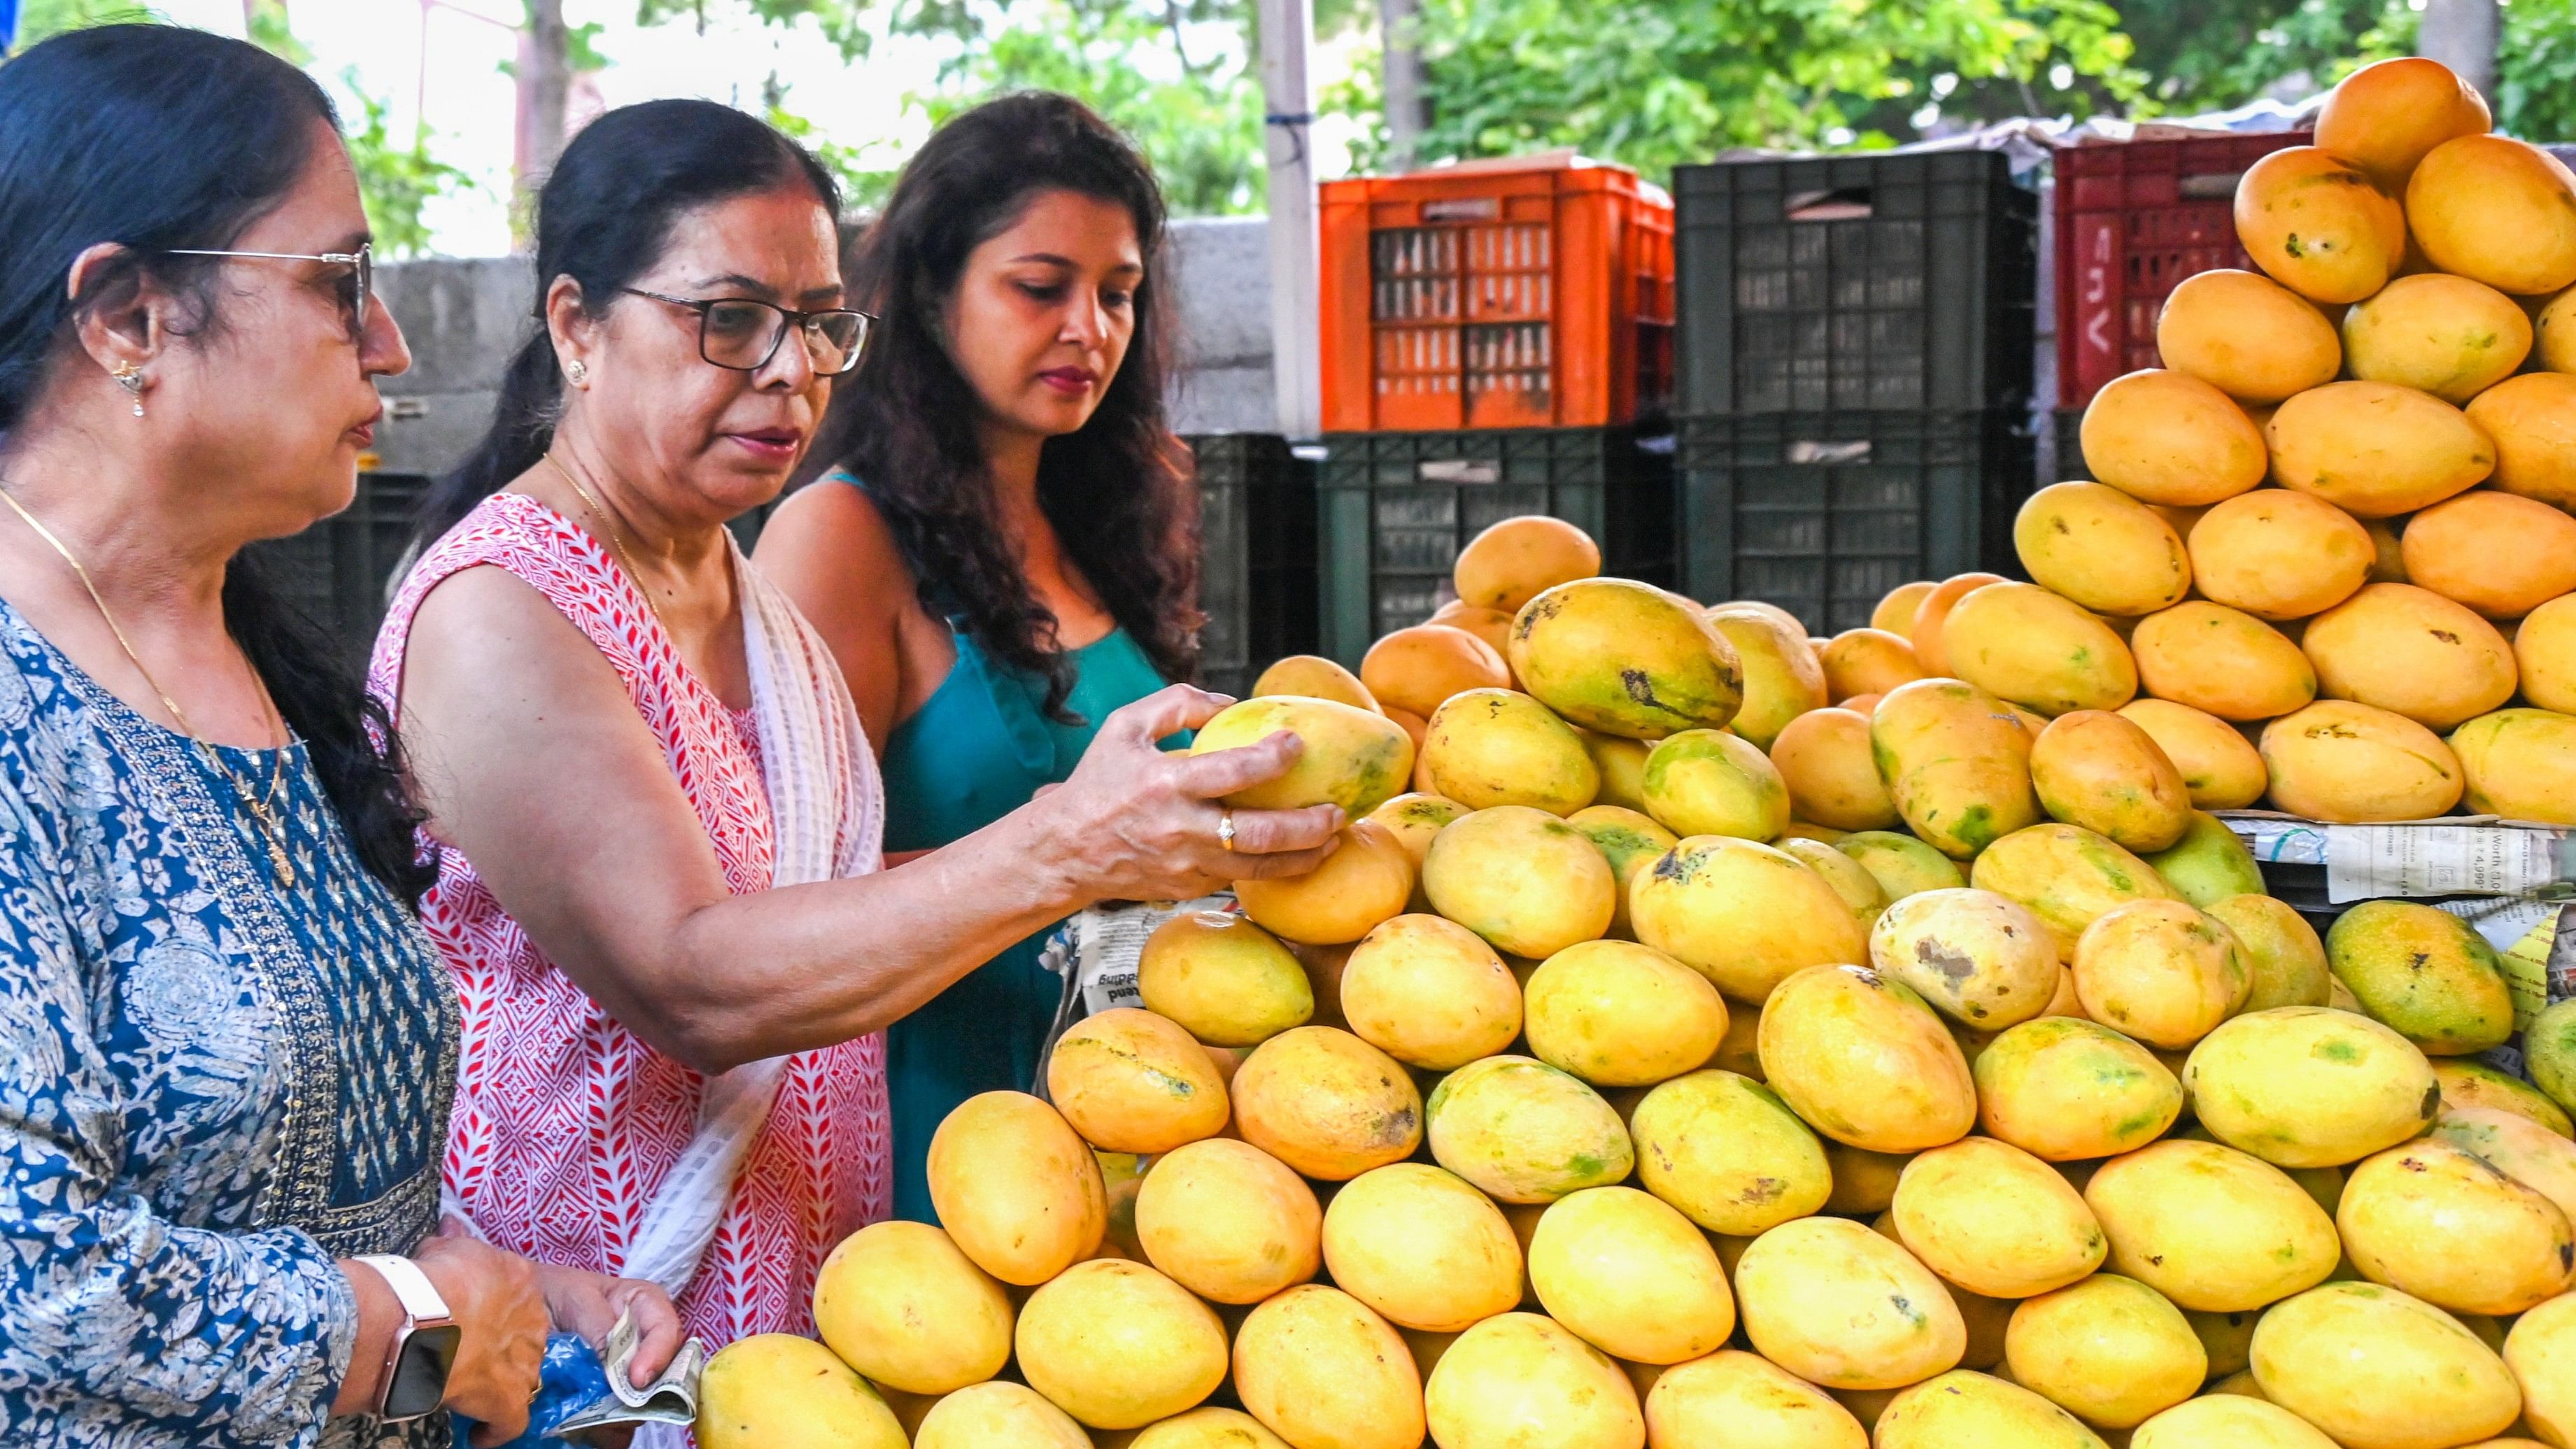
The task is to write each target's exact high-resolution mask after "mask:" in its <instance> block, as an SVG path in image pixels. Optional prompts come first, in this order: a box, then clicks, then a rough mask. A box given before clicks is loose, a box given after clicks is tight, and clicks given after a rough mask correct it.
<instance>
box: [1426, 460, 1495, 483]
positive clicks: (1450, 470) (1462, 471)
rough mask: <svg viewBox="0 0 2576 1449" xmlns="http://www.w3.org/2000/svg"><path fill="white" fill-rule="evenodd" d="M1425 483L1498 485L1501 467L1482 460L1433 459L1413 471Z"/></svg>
mask: <svg viewBox="0 0 2576 1449" xmlns="http://www.w3.org/2000/svg"><path fill="white" fill-rule="evenodd" d="M1415 476H1417V477H1419V478H1420V479H1421V480H1422V481H1423V482H1425V483H1500V482H1502V481H1503V465H1502V464H1500V463H1496V462H1492V461H1490V460H1488V459H1482V458H1435V459H1432V460H1431V461H1429V462H1427V463H1424V464H1423V465H1422V466H1421V467H1420V468H1418V469H1417V470H1415Z"/></svg>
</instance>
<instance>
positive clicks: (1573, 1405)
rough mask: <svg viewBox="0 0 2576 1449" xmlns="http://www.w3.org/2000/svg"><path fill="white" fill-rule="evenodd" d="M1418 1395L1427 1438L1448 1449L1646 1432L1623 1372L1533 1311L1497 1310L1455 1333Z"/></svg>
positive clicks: (1623, 1438) (1568, 1442)
mask: <svg viewBox="0 0 2576 1449" xmlns="http://www.w3.org/2000/svg"><path fill="white" fill-rule="evenodd" d="M1422 1396H1423V1405H1424V1410H1425V1413H1426V1414H1427V1416H1428V1418H1429V1420H1430V1425H1431V1437H1432V1440H1433V1442H1434V1443H1437V1444H1440V1445H1443V1446H1447V1449H1519V1446H1524V1445H1528V1446H1536V1445H1540V1444H1545V1445H1550V1446H1562V1449H1639V1446H1641V1445H1642V1444H1644V1442H1645V1438H1646V1420H1645V1415H1644V1412H1643V1411H1642V1410H1640V1409H1639V1408H1638V1407H1637V1393H1636V1390H1635V1389H1634V1388H1632V1387H1630V1385H1629V1383H1628V1376H1627V1375H1626V1374H1624V1373H1621V1372H1620V1371H1619V1367H1618V1365H1616V1364H1614V1363H1612V1362H1611V1361H1610V1360H1609V1359H1608V1358H1607V1357H1606V1356H1604V1355H1603V1354H1602V1353H1601V1351H1600V1350H1598V1349H1596V1348H1594V1347H1592V1346H1591V1345H1590V1344H1587V1343H1585V1342H1584V1341H1583V1340H1581V1339H1579V1338H1577V1337H1575V1336H1574V1335H1573V1334H1571V1333H1569V1332H1567V1331H1566V1330H1565V1329H1564V1328H1562V1327H1560V1326H1559V1325H1558V1324H1556V1323H1555V1322H1554V1321H1552V1320H1550V1319H1547V1318H1543V1317H1541V1316H1539V1315H1538V1314H1535V1313H1505V1314H1501V1315H1498V1316H1496V1317H1493V1318H1489V1319H1486V1320H1485V1321H1484V1322H1482V1323H1479V1324H1477V1325H1476V1326H1475V1327H1473V1328H1471V1329H1468V1330H1467V1331H1466V1332H1465V1333H1462V1334H1460V1335H1458V1341H1457V1342H1456V1343H1453V1344H1451V1345H1450V1346H1449V1351H1448V1352H1447V1353H1444V1354H1442V1355H1441V1356H1440V1366H1439V1367H1438V1368H1435V1369H1433V1370H1432V1371H1431V1380H1430V1382H1429V1383H1427V1384H1425V1385H1423V1390H1422Z"/></svg>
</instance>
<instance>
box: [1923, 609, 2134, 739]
mask: <svg viewBox="0 0 2576 1449" xmlns="http://www.w3.org/2000/svg"><path fill="white" fill-rule="evenodd" d="M1941 650H1942V653H1943V654H1944V655H1945V656H1946V657H1947V658H1948V659H1949V661H1950V668H1951V669H1952V670H1953V671H1954V672H1955V673H1956V674H1957V675H1958V676H1959V677H1960V678H1961V679H1964V680H1966V681H1968V682H1969V683H1970V684H1973V685H1975V686H1977V687H1978V688H1980V689H1984V690H1988V691H1990V692H1992V693H1993V694H1994V695H1995V697H1997V698H1998V699H2006V700H2010V701H2012V702H2013V703H2015V704H2022V705H2028V706H2029V707H2031V708H2032V709H2035V710H2038V711H2039V712H2040V713H2041V714H2045V715H2050V716H2056V715H2061V714H2072V713H2074V712H2075V711H2077V710H2082V709H2103V710H2110V709H2118V708H2119V707H2120V706H2122V705H2124V704H2127V703H2128V702H2129V701H2130V700H2131V699H2133V698H2135V697H2136V695H2137V693H2138V664H2137V661H2136V660H2135V659H2133V658H2131V657H2130V655H2129V646H2128V644H2127V642H2126V641H2124V640H2123V639H2121V637H2120V635H2119V632H2118V631H2117V630H2115V629H2113V628H2112V627H2111V626H2110V625H2108V624H2105V623H2103V622H2102V620H2101V618H2100V616H2098V615H2096V614H2094V613H2092V612H2091V611H2089V610H2087V609H2085V608H2084V607H2083V606H2082V605H2080V604H2076V603H2074V602H2072V601H2070V600H2067V599H2063V598H2060V597H2058V596H2057V595H2055V594H2052V593H2050V592H2049V591H2048V590H2046V589H2043V588H2041V587H2040V586H2039V585H2037V584H2016V583H2001V584H1988V585H1986V586H1985V587H1984V588H1982V589H1978V590H1977V591H1975V592H1974V593H1971V594H1969V595H1968V596H1967V597H1966V598H1964V599H1961V600H1960V601H1959V602H1958V604H1957V606H1956V607H1954V608H1952V609H1951V610H1950V617H1949V618H1948V619H1946V620H1944V621H1943V622H1942V625H1941Z"/></svg>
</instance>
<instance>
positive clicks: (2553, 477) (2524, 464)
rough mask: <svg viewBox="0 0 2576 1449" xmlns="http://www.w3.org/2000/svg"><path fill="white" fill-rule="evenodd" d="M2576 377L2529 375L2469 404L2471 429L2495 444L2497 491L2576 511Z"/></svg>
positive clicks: (2506, 382)
mask: <svg viewBox="0 0 2576 1449" xmlns="http://www.w3.org/2000/svg"><path fill="white" fill-rule="evenodd" d="M2571 406H2576V377H2571V376H2570V375H2568V374H2567V373H2564V372H2527V373H2524V374H2523V375H2521V376H2520V377H2508V378H2506V379H2505V380H2504V381H2502V382H2500V383H2497V384H2496V385H2495V386H2493V387H2491V388H2488V389H2487V390H2486V391H2485V392H2482V393H2480V394H2478V395H2477V397H2476V398H2474V399H2472V400H2471V401H2470V403H2469V410H2468V416H2469V421H2470V422H2471V423H2474V424H2476V425H2477V426H2478V427H2480V428H2482V429H2484V430H2485V431H2486V434H2487V436H2488V437H2490V438H2492V439H2493V440H2494V442H2495V454H2496V465H2495V478H2494V483H2495V486H2496V487H2498V488H2500V489H2502V490H2504V491H2505V492H2507V493H2514V494H2519V495H2521V496H2522V497H2525V498H2533V499H2538V500H2539V501H2540V502H2542V503H2546V504H2549V505H2550V506H2551V507H2554V508H2576V418H2571V416H2570V408H2571Z"/></svg>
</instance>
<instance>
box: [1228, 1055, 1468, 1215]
mask: <svg viewBox="0 0 2576 1449" xmlns="http://www.w3.org/2000/svg"><path fill="white" fill-rule="evenodd" d="M1233 1095H1234V1120H1235V1126H1236V1127H1237V1128H1238V1129H1239V1130H1240V1131H1241V1132H1242V1133H1243V1140H1244V1141H1246V1142H1249V1143H1251V1144H1252V1145H1253V1146H1255V1147H1258V1148H1260V1149H1261V1150H1262V1151H1264V1152H1267V1153H1269V1154H1270V1155H1271V1156H1273V1157H1276V1158H1278V1159H1279V1160H1280V1161H1282V1162H1284V1163H1287V1164H1288V1165H1289V1166H1290V1167H1293V1168H1295V1169H1296V1170H1297V1171H1298V1173H1299V1174H1301V1175H1303V1176H1306V1177H1313V1178H1321V1179H1323V1180H1325V1181H1328V1182H1343V1181H1347V1180H1349V1179H1351V1178H1354V1177H1357V1176H1359V1175H1360V1174H1361V1173H1363V1172H1366V1171H1368V1170H1369V1169H1370V1168H1373V1167H1382V1166H1384V1165H1386V1164H1387V1163H1390V1162H1401V1161H1403V1160H1404V1159H1405V1158H1407V1157H1410V1156H1412V1155H1413V1149H1414V1148H1415V1147H1417V1146H1419V1145H1420V1144H1421V1142H1422V1097H1421V1095H1420V1093H1418V1092H1417V1091H1416V1090H1415V1089H1414V1085H1413V1078H1412V1077H1411V1076H1409V1075H1407V1074H1406V1072H1405V1070H1404V1067H1403V1065H1402V1064H1401V1063H1399V1062H1397V1061H1396V1059H1395V1058H1393V1057H1391V1056H1388V1055H1387V1054H1386V1053H1384V1052H1382V1051H1379V1050H1378V1049H1377V1048H1376V1047H1373V1046H1370V1045H1369V1044H1368V1043H1367V1042H1364V1041H1362V1040H1360V1039H1359V1038H1358V1037H1356V1036H1353V1035H1351V1034H1350V1033H1349V1032H1346V1031H1341V1030H1338V1029H1336V1028H1333V1027H1329V1026H1301V1027H1299V1028H1297V1029H1296V1030H1294V1031H1287V1032H1282V1033H1280V1034H1279V1035H1277V1036H1275V1037H1272V1038H1271V1039H1270V1040H1268V1041H1266V1042H1263V1043H1262V1044H1261V1045H1260V1046H1258V1047H1256V1048H1254V1049H1253V1052H1252V1055H1251V1056H1248V1057H1246V1058H1244V1061H1243V1065H1242V1066H1241V1067H1239V1068H1237V1069H1236V1071H1235V1074H1234V1091H1233Z"/></svg>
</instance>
